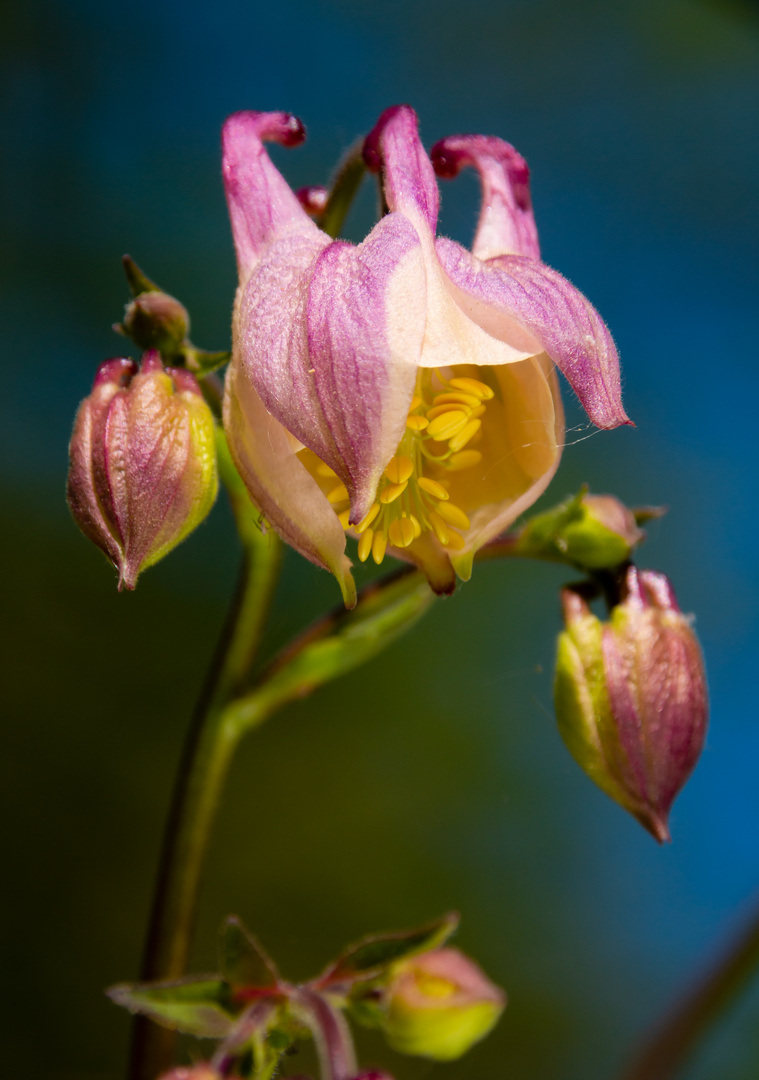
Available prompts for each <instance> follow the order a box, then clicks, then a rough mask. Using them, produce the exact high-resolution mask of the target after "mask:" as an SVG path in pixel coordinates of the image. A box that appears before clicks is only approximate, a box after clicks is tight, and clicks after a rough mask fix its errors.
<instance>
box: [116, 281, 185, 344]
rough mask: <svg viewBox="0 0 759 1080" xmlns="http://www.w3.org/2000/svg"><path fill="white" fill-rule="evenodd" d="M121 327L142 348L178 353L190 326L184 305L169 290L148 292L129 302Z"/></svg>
mask: <svg viewBox="0 0 759 1080" xmlns="http://www.w3.org/2000/svg"><path fill="white" fill-rule="evenodd" d="M120 329H121V330H122V331H123V333H125V334H126V335H127V337H130V338H131V339H132V341H134V342H135V344H136V345H139V346H140V348H141V349H159V350H160V351H161V352H162V353H164V354H167V355H169V356H171V355H173V354H175V353H177V352H178V351H179V347H180V345H181V344H182V342H183V341H184V340H185V338H186V337H187V334H188V331H189V329H190V316H189V315H188V314H187V309H186V308H185V307H184V305H183V304H180V302H179V301H178V300H176V299H175V298H174V297H173V296H169V294H168V293H165V292H159V291H154V292H144V293H140V295H139V296H136V297H135V298H134V300H132V302H131V303H129V304H127V307H126V311H125V312H124V323H123V325H122V326H121V327H120Z"/></svg>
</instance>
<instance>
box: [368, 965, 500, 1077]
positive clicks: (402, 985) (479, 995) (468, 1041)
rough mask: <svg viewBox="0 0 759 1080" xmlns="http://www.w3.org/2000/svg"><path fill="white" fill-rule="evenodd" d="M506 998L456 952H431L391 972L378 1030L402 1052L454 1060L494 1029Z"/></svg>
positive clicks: (385, 989) (477, 969) (478, 970)
mask: <svg viewBox="0 0 759 1080" xmlns="http://www.w3.org/2000/svg"><path fill="white" fill-rule="evenodd" d="M505 1004H506V995H505V994H504V993H503V991H502V990H500V989H499V988H498V987H497V986H494V984H493V983H491V982H490V980H489V979H488V978H486V976H485V975H484V974H483V972H482V971H481V970H480V968H478V967H477V965H476V964H475V963H473V961H471V960H470V959H469V958H468V957H466V956H464V954H463V953H460V952H459V951H458V949H434V950H433V951H432V952H428V953H422V954H421V955H420V956H416V957H414V958H413V959H411V960H403V961H401V962H400V963H398V964H396V965H395V966H394V967H393V968H392V969H391V975H390V979H389V982H388V983H387V985H386V987H385V988H384V990H383V1010H382V1011H383V1020H382V1022H381V1026H382V1029H383V1031H384V1033H385V1036H386V1038H387V1041H388V1042H389V1043H390V1045H391V1046H392V1047H393V1048H394V1049H395V1050H399V1051H400V1052H401V1053H403V1054H416V1055H419V1056H421V1057H428V1058H433V1059H434V1060H436V1061H452V1060H453V1059H454V1058H458V1057H461V1055H462V1054H464V1053H466V1051H467V1050H468V1049H469V1048H470V1047H471V1046H473V1045H474V1044H475V1043H476V1042H479V1041H480V1039H482V1038H484V1037H485V1035H487V1034H488V1032H489V1031H490V1030H491V1029H492V1028H493V1027H494V1025H495V1023H496V1021H497V1020H498V1018H499V1016H500V1015H501V1013H502V1012H503V1009H504V1006H505Z"/></svg>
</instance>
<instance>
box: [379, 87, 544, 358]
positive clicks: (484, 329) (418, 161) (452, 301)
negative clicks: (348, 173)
mask: <svg viewBox="0 0 759 1080" xmlns="http://www.w3.org/2000/svg"><path fill="white" fill-rule="evenodd" d="M364 157H365V159H366V161H367V163H368V165H369V168H374V169H379V168H381V169H382V179H383V184H384V191H385V200H386V202H387V204H388V206H389V207H390V209H391V210H397V211H399V212H400V213H402V214H403V216H404V217H406V218H408V219H409V221H410V222H411V223H412V224H413V225H414V227H415V229H416V230H417V232H418V234H419V239H420V241H421V245H422V252H423V255H424V264H425V271H426V275H427V326H426V330H425V335H424V344H423V347H422V353H421V356H420V357H419V359H418V363H419V366H420V367H432V368H434V367H448V366H453V365H458V364H513V363H514V362H515V361H518V360H524V359H525V358H526V357H528V356H533V355H534V354H535V353H538V352H540V351H541V346H540V344H539V343H538V342H537V341H536V339H535V338H534V337H533V336H532V335H531V334H530V333H529V332H528V331H527V330H526V329H525V328H524V326H522V325H521V324H519V323H517V322H516V321H514V322H513V326H512V328H511V333H510V335H509V336H505V335H503V334H499V335H494V334H493V333H492V332H491V330H490V327H489V326H488V325H487V322H488V318H489V315H490V312H489V311H488V310H487V309H486V308H485V307H484V306H483V310H482V312H480V313H479V315H480V317H479V318H472V317H471V314H470V312H469V311H468V310H466V307H465V306H464V305H462V304H461V303H460V302H458V300H459V298H458V297H457V296H455V295H453V294H454V293H455V287H454V286H453V285H452V283H451V282H450V281H449V280H448V279H447V278H446V275H445V274H443V273H442V271H441V268H440V263H439V260H438V256H437V253H436V251H435V226H436V224H437V211H438V204H439V192H438V188H437V182H436V180H435V174H434V172H433V169H432V163H431V162H430V159H429V158H428V157H427V154H426V153H425V151H424V147H423V146H422V143H421V141H420V139H419V133H418V130H417V121H416V113H415V112H414V110H413V109H412V108H410V107H409V106H408V105H396V106H394V107H393V108H391V109H386V110H385V112H384V113H383V114H382V116H381V117H380V118H379V120H378V122H377V124H376V126H375V127H374V129H373V131H372V132H371V133H370V134H369V135H368V136H367V139H366V143H365V145H364ZM501 322H503V320H501Z"/></svg>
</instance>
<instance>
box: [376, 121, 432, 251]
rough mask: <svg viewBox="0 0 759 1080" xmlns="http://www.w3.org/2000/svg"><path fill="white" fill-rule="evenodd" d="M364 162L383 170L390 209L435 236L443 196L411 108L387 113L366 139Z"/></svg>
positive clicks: (386, 197) (386, 196)
mask: <svg viewBox="0 0 759 1080" xmlns="http://www.w3.org/2000/svg"><path fill="white" fill-rule="evenodd" d="M364 160H365V161H366V164H367V166H368V167H369V168H370V169H372V170H373V171H377V170H378V169H380V168H381V169H382V180H383V185H384V190H385V200H386V202H387V205H388V207H389V209H390V210H399V211H400V212H401V213H402V214H405V215H406V217H407V218H409V219H410V220H411V221H412V222H413V223H414V225H416V226H417V228H419V227H420V226H421V227H422V229H424V228H426V229H428V230H429V231H430V232H432V233H434V232H435V228H436V226H437V212H438V207H439V205H440V193H439V191H438V187H437V181H436V180H435V174H434V172H433V171H432V164H431V162H430V159H429V158H428V157H427V154H426V152H425V149H424V147H423V146H422V143H421V140H420V138H419V130H418V124H417V119H416V113H415V112H414V110H413V109H412V108H411V106H410V105H394V106H392V107H391V108H389V109H385V111H384V112H383V113H382V115H381V116H380V118H379V120H378V121H377V123H376V124H375V126H374V128H373V129H372V131H370V133H369V134H368V135H367V137H366V141H365V143H364Z"/></svg>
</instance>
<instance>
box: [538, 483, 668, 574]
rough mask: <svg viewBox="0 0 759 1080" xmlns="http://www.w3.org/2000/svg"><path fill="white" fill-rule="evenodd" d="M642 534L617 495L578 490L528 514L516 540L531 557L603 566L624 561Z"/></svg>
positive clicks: (614, 565) (600, 568)
mask: <svg viewBox="0 0 759 1080" xmlns="http://www.w3.org/2000/svg"><path fill="white" fill-rule="evenodd" d="M649 516H650V515H649ZM644 538H645V533H644V532H642V531H641V530H640V529H639V528H638V524H637V521H636V517H635V514H634V513H633V511H632V510H630V509H628V507H626V506H625V505H624V503H621V502H620V501H619V499H616V498H615V497H614V496H613V495H589V494H588V493H587V491H586V490H582V491H580V493H579V494H578V495H575V496H573V497H572V498H571V499H567V500H566V501H565V502H563V503H560V504H559V505H558V506H555V507H553V508H552V509H551V510H548V511H546V512H544V513H542V514H537V515H536V516H535V517H533V518H531V520H530V521H529V522H528V523H527V524H526V525H525V526H524V528H523V529H522V530H521V532H520V533H519V534H518V537H517V544H518V547H519V549H520V550H521V551H523V552H524V553H525V555H529V556H531V557H533V558H544V559H560V560H561V561H562V562H569V563H573V564H574V565H575V566H577V567H580V568H582V569H585V570H607V569H613V568H615V567H617V566H620V565H621V564H622V563H625V562H627V561H628V559H630V558H631V556H632V553H633V551H634V550H635V548H636V547H637V546H638V544H639V543H640V542H641V541H642V540H643V539H644Z"/></svg>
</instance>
